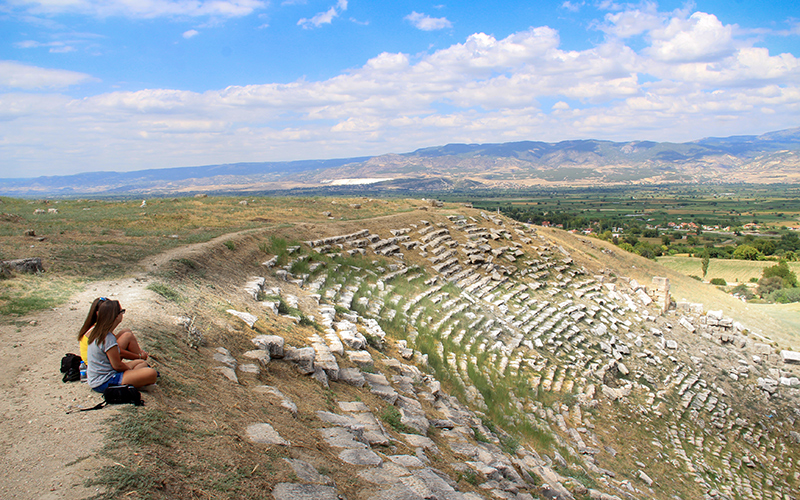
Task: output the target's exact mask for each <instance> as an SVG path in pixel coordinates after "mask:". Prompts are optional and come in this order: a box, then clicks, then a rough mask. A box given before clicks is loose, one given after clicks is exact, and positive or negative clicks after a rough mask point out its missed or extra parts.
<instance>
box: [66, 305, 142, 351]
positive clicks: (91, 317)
mask: <svg viewBox="0 0 800 500" xmlns="http://www.w3.org/2000/svg"><path fill="white" fill-rule="evenodd" d="M107 300H109V299H107V298H105V297H99V298H96V299H94V302H92V306H91V307H90V308H89V314H88V315H87V316H86V321H84V322H83V326H82V327H81V329H80V331H79V332H78V342H79V343H80V346H81V359H82V360H83V361H85V362H86V364H87V365H88V364H89V359H88V357H87V353H86V349H87V348H88V347H89V337H88V335H86V333H87V332H88V331H89V330H90V329H91V328H92V327H93V326H94V325H95V323H97V308H98V307H100V304H102V303H103V302H105V301H107ZM114 336H115V337H116V338H117V345H118V346H119V352H120V355H121V357H122V359H145V360H146V359H147V358H148V357H149V355H148V354H147V353H146V352H145V351H144V350H142V348H141V347H140V346H139V341H138V340H137V339H136V336H135V335H134V334H133V331H132V330H131V329H130V328H124V329H122V330H120V331H119V332H115V333H114Z"/></svg>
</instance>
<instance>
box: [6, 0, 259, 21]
mask: <svg viewBox="0 0 800 500" xmlns="http://www.w3.org/2000/svg"><path fill="white" fill-rule="evenodd" d="M12 3H13V4H14V5H15V6H17V7H19V8H22V9H24V10H26V11H27V12H29V13H31V14H35V15H55V14H73V13H75V14H82V15H89V16H95V17H100V18H104V17H111V16H125V17H134V18H153V17H164V16H191V17H200V16H222V17H240V16H246V15H249V14H251V13H252V12H253V11H255V10H258V9H263V8H264V7H265V6H266V3H265V2H264V1H262V0H15V1H13V2H12Z"/></svg>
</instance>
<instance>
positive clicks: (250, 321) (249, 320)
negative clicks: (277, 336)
mask: <svg viewBox="0 0 800 500" xmlns="http://www.w3.org/2000/svg"><path fill="white" fill-rule="evenodd" d="M226 312H227V313H229V314H232V315H234V316H236V317H237V318H239V319H241V320H242V321H244V322H245V323H246V324H247V326H249V327H250V328H253V326H254V325H255V324H256V321H258V316H254V315H252V314H250V313H247V312H241V311H236V310H235V309H228V310H227V311H226Z"/></svg>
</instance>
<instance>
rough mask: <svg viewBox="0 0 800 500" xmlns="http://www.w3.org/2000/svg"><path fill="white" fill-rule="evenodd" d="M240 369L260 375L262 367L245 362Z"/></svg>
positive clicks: (243, 371)
mask: <svg viewBox="0 0 800 500" xmlns="http://www.w3.org/2000/svg"><path fill="white" fill-rule="evenodd" d="M238 370H239V371H240V372H242V373H252V374H254V375H258V374H259V373H261V368H259V367H258V365H256V364H253V363H244V364H241V365H239V366H238Z"/></svg>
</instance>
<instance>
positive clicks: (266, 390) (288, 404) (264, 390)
mask: <svg viewBox="0 0 800 500" xmlns="http://www.w3.org/2000/svg"><path fill="white" fill-rule="evenodd" d="M253 392H256V393H260V394H269V395H271V396H275V397H276V398H277V399H279V400H280V401H281V403H280V405H281V406H282V407H283V408H286V409H287V410H289V411H290V412H292V413H293V414H297V405H296V404H294V402H293V401H292V400H291V399H289V398H288V397H287V396H286V395H285V394H284V393H282V392H281V391H280V389H278V388H277V387H272V386H270V385H259V386H256V387H253Z"/></svg>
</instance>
